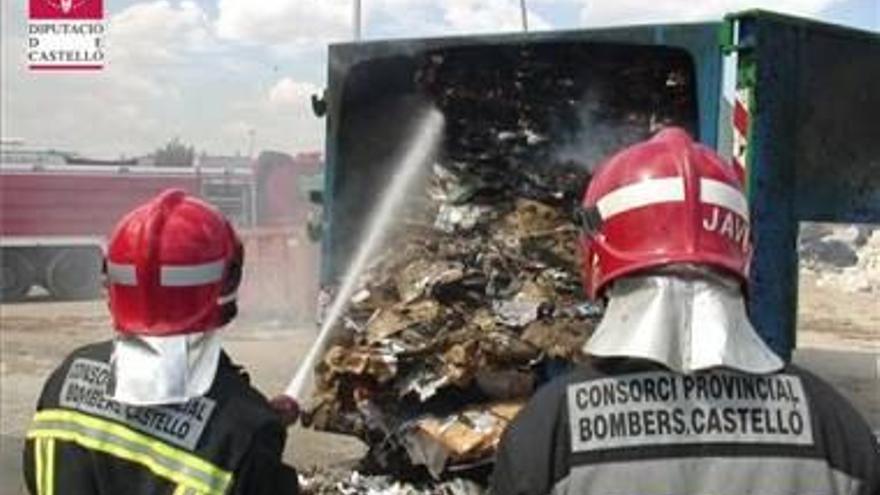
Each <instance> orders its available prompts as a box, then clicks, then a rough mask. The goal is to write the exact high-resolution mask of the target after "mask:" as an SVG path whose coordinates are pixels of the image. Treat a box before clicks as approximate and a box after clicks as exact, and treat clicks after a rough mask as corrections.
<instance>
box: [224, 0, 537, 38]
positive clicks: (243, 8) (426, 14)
mask: <svg viewBox="0 0 880 495" xmlns="http://www.w3.org/2000/svg"><path fill="white" fill-rule="evenodd" d="M218 10H219V15H218V18H217V22H216V26H217V33H218V35H219V36H221V37H223V38H226V39H232V40H237V41H246V42H252V43H276V44H279V43H280V44H286V45H294V46H310V45H311V46H313V45H315V44H324V43H327V42H331V41H340V40H347V39H350V38H351V36H352V32H353V28H352V22H353V3H352V2H351V1H340V0H336V1H328V0H296V1H288V0H261V1H259V2H255V1H250V0H220V3H219V4H218ZM362 16H363V22H364V24H365V29H364V33H365V36H366V37H367V38H373V37H374V35H375V34H377V33H378V35H379V37H400V36H407V37H412V36H438V35H449V34H465V33H488V32H501V31H516V30H519V29H521V28H522V21H521V16H520V3H519V0H444V1H443V2H436V1H434V0H364V1H363V3H362ZM529 27H530V29H548V28H550V27H551V24H550V23H549V22H548V21H547V20H545V19H544V18H543V17H541V16H540V15H538V14H537V13H535V12H534V11H530V12H529Z"/></svg>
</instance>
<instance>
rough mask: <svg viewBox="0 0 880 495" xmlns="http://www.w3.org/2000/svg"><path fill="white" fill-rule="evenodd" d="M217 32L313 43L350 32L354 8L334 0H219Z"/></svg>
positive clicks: (269, 40) (227, 35)
mask: <svg viewBox="0 0 880 495" xmlns="http://www.w3.org/2000/svg"><path fill="white" fill-rule="evenodd" d="M217 8H218V11H219V15H218V17H217V22H216V27H217V34H218V35H219V36H220V37H222V38H225V39H230V40H236V41H246V42H254V43H289V44H297V45H300V44H312V43H325V42H327V41H330V40H335V39H343V38H345V37H348V36H350V33H351V18H352V12H353V10H352V8H351V7H350V2H347V1H339V0H335V1H331V0H295V1H289V0H259V1H253V0H220V3H219V4H218V6H217Z"/></svg>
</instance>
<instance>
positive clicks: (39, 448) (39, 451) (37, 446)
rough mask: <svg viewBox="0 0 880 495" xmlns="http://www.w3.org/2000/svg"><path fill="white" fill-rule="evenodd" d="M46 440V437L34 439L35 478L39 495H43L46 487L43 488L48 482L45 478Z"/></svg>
mask: <svg viewBox="0 0 880 495" xmlns="http://www.w3.org/2000/svg"><path fill="white" fill-rule="evenodd" d="M45 442H46V440H45V439H44V438H37V439H35V440H34V465H35V466H36V469H35V473H36V475H35V478H36V482H37V495H43V493H45V489H44V488H43V487H44V486H45V485H46V483H45V481H43V479H44V478H45V477H46V471H45V469H44V468H43V451H44V450H45Z"/></svg>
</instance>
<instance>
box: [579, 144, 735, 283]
mask: <svg viewBox="0 0 880 495" xmlns="http://www.w3.org/2000/svg"><path fill="white" fill-rule="evenodd" d="M582 206H583V209H582V210H581V214H582V222H581V223H582V224H583V226H584V233H583V234H582V236H581V247H582V251H583V256H584V257H583V266H582V270H583V279H584V286H585V289H586V291H587V294H588V295H589V296H590V297H591V298H593V299H595V298H597V297H600V296H601V295H602V291H603V290H604V289H605V288H606V287H607V286H608V284H609V283H610V282H612V281H613V280H615V279H617V278H619V277H623V276H626V275H630V274H633V273H635V272H638V271H642V270H646V269H650V268H655V267H660V266H664V265H668V264H676V263H692V264H698V265H703V266H711V267H715V268H718V269H721V270H723V271H726V272H728V273H730V274H732V275H734V276H736V277H737V278H738V279H739V280H740V281H741V282H742V283H743V286H745V284H746V282H747V280H748V264H749V258H750V254H751V245H750V241H749V216H748V215H749V212H748V204H747V202H746V198H745V196H744V195H743V192H742V185H741V183H740V181H739V179H738V177H737V175H736V172H735V171H734V170H733V168H731V167H730V166H728V165H727V164H726V163H725V162H724V161H723V160H722V159H721V158H720V157H718V155H716V154H715V153H714V152H713V151H712V150H710V149H709V148H707V147H705V146H702V145H700V144H698V143H695V142H694V141H693V140H692V139H691V137H690V136H689V135H688V134H687V132H685V131H684V130H682V129H679V128H675V127H670V128H666V129H664V130H662V131H660V132H658V133H657V134H656V135H655V136H654V137H653V138H651V139H649V140H647V141H644V142H641V143H637V144H635V145H633V146H631V147H629V148H626V149H624V150H623V151H621V152H619V153H617V154H615V155H613V156H612V157H611V158H609V159H607V160H606V161H605V162H604V163H603V164H602V165H600V167H599V168H598V169H597V170H596V172H595V174H594V175H593V177H592V180H591V181H590V184H589V186H588V188H587V191H586V194H585V196H584V199H583V204H582Z"/></svg>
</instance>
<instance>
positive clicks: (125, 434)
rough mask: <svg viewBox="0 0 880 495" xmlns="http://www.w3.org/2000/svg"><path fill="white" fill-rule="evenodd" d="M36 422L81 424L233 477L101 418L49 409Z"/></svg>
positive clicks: (203, 469) (199, 468) (214, 473)
mask: <svg viewBox="0 0 880 495" xmlns="http://www.w3.org/2000/svg"><path fill="white" fill-rule="evenodd" d="M34 421H35V422H37V423H39V422H41V421H70V422H73V423H77V424H81V425H83V426H86V427H88V428H94V429H96V430H100V431H103V432H106V433H109V434H111V435H116V436H118V437H120V438H124V439H126V440H128V441H130V442H133V443H139V444H141V445H144V446H147V447H150V449H151V450H155V451H156V452H158V453H160V454H162V455H164V456H166V457H168V458H171V459H174V460H177V461H179V462H181V463H183V464H185V465H187V466H189V467H191V468H193V469H195V470H197V471H201V472H203V473H205V474H208V475H210V476H212V477H218V478H223V479H225V480H226V481H227V482H228V481H229V479H230V478H231V477H232V475H231V474H230V473H228V472H226V471H223V470H222V469H219V468H218V467H216V466H214V465H213V464H211V463H210V462H208V461H205V460H204V459H201V458H199V457H197V456H194V455H192V454H190V453H189V452H186V451H183V450H180V449H177V448H175V447H171V446H170V445H168V444H166V443H164V442H162V441H159V440H157V439H155V438H152V437H149V436H147V435H144V434H142V433H138V432H136V431H134V430H132V429H131V428H128V427H126V426H123V425H121V424H118V423H113V422H110V421H106V420H103V419H100V418H96V417H94V416H89V415H87V414H83V413H80V412H77V411H67V410H61V409H48V410H45V411H40V412H38V413H37V414H36V416H35V417H34Z"/></svg>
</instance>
